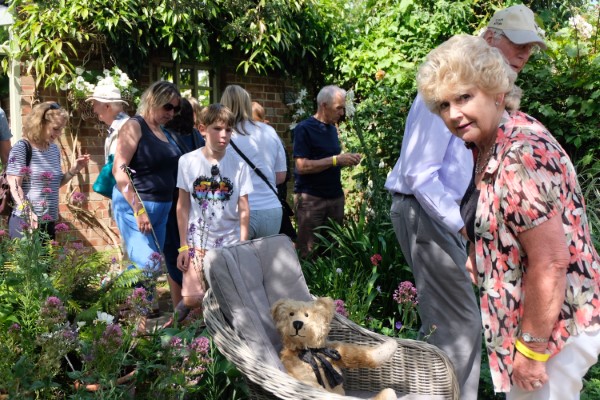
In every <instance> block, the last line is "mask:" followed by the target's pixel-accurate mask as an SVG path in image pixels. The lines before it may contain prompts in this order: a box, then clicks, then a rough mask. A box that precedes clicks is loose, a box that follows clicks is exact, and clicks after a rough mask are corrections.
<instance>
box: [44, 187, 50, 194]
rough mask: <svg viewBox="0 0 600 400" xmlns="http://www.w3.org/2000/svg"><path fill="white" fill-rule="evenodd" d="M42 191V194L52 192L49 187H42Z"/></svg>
mask: <svg viewBox="0 0 600 400" xmlns="http://www.w3.org/2000/svg"><path fill="white" fill-rule="evenodd" d="M42 193H43V194H50V193H52V189H50V188H49V187H45V188H43V189H42Z"/></svg>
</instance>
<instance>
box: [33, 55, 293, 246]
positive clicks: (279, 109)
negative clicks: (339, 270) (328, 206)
mask: <svg viewBox="0 0 600 400" xmlns="http://www.w3.org/2000/svg"><path fill="white" fill-rule="evenodd" d="M90 64H92V65H86V68H87V69H97V70H101V69H102V67H101V66H100V65H93V61H92V62H91V63H90ZM22 73H23V76H22V78H21V88H22V93H21V113H22V115H23V118H26V115H27V114H28V113H29V111H30V110H31V107H32V104H33V103H34V101H37V100H39V101H57V102H58V103H60V104H61V105H62V106H63V107H65V108H66V109H67V110H68V111H69V112H70V115H71V118H70V120H69V124H68V126H67V129H66V130H65V133H64V135H63V136H62V137H61V139H60V142H59V147H60V148H61V152H62V156H63V160H62V162H63V171H66V170H67V169H68V168H69V167H70V166H71V165H72V160H73V158H72V157H73V154H74V153H76V154H82V153H89V154H90V156H91V159H90V163H89V165H88V167H87V168H85V169H84V170H82V171H81V173H80V174H79V175H78V176H76V177H75V178H73V180H72V181H71V182H70V183H69V184H67V185H65V186H63V187H62V188H61V190H60V209H59V211H60V220H61V221H63V222H68V223H69V225H70V226H71V227H72V230H71V231H69V232H66V233H64V234H62V235H68V236H69V237H70V238H72V239H75V240H77V241H80V242H81V243H83V245H84V246H87V247H94V248H96V249H97V250H108V251H111V252H114V254H115V255H116V256H120V255H121V254H120V249H119V244H120V238H119V232H118V229H117V227H116V224H115V223H114V221H113V220H112V219H111V217H110V201H109V200H107V199H106V198H104V197H103V196H101V195H99V194H96V193H95V192H93V190H92V185H93V183H94V181H95V180H96V178H97V176H98V173H99V171H100V169H101V168H102V166H103V164H104V139H105V132H106V130H105V129H106V127H105V126H104V125H103V124H102V123H100V122H99V121H98V120H97V119H96V118H95V117H93V116H92V115H91V110H86V109H85V108H84V106H85V104H81V103H79V104H78V105H77V106H78V107H77V109H74V105H73V104H71V103H70V102H69V101H68V100H67V97H66V93H65V92H62V91H61V92H56V91H54V90H51V89H42V88H37V92H36V87H35V85H34V80H33V78H32V77H30V76H27V75H26V74H25V71H23V72H22ZM150 79H151V78H150V70H148V73H147V74H145V75H144V76H142V77H141V79H140V81H141V82H140V83H139V85H138V88H140V89H141V90H143V89H145V88H146V87H148V86H149V85H150V83H151V82H150ZM219 82H220V86H221V87H220V89H221V90H222V89H224V88H225V86H227V85H229V84H238V85H240V86H242V87H244V88H245V89H246V90H247V91H248V92H249V93H250V95H251V96H252V99H253V101H258V102H259V103H261V104H262V105H263V107H264V108H265V114H266V118H267V119H268V120H269V121H270V124H271V125H272V126H273V127H274V128H275V130H276V131H277V133H278V134H279V135H280V137H282V139H283V140H284V143H285V145H286V150H287V151H288V153H289V154H291V142H290V132H289V129H288V126H289V123H290V118H289V116H288V114H289V111H288V108H287V106H286V105H285V103H284V101H283V98H284V93H285V91H286V89H288V88H290V86H289V85H286V82H285V81H284V80H283V79H280V78H277V77H268V76H259V75H257V74H251V75H249V76H242V75H239V74H236V73H234V72H228V71H221V78H220V79H219ZM82 108H83V109H82ZM127 111H128V112H129V114H130V115H133V114H134V113H135V109H133V107H129V108H128V110H127ZM75 191H78V192H82V193H84V194H85V195H86V196H87V201H86V202H84V203H83V204H80V205H75V204H73V202H72V201H70V197H71V195H72V193H73V192H75Z"/></svg>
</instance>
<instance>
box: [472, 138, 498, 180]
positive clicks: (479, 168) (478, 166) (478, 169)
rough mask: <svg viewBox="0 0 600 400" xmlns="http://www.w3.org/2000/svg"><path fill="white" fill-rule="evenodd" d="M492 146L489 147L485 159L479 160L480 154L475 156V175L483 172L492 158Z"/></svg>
mask: <svg viewBox="0 0 600 400" xmlns="http://www.w3.org/2000/svg"><path fill="white" fill-rule="evenodd" d="M494 147H496V146H494V145H492V146H491V147H490V149H489V150H488V151H487V153H485V158H484V159H483V161H482V159H481V152H479V153H478V154H477V161H476V162H475V174H480V173H482V172H483V171H485V168H486V167H487V165H488V163H489V162H490V159H491V158H492V154H494Z"/></svg>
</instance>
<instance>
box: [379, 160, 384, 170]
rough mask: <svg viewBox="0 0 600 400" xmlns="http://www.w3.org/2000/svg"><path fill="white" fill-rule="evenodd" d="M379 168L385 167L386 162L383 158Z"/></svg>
mask: <svg viewBox="0 0 600 400" xmlns="http://www.w3.org/2000/svg"><path fill="white" fill-rule="evenodd" d="M379 168H382V169H383V168H385V163H384V162H383V160H381V161H379Z"/></svg>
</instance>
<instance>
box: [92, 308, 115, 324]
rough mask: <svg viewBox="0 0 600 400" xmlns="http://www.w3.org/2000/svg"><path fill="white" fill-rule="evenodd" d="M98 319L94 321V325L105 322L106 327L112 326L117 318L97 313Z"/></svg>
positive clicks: (100, 312) (101, 312)
mask: <svg viewBox="0 0 600 400" xmlns="http://www.w3.org/2000/svg"><path fill="white" fill-rule="evenodd" d="M96 315H97V318H96V319H95V320H94V323H98V322H104V323H105V324H106V325H110V324H112V322H113V320H114V319H115V317H113V316H112V315H110V314H109V313H105V312H103V311H97V312H96Z"/></svg>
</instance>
